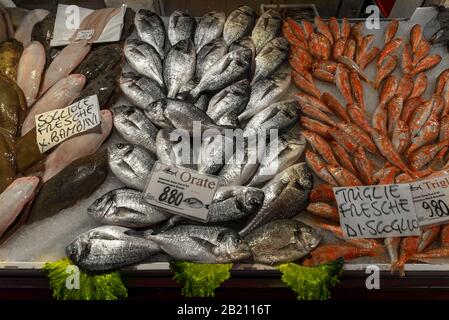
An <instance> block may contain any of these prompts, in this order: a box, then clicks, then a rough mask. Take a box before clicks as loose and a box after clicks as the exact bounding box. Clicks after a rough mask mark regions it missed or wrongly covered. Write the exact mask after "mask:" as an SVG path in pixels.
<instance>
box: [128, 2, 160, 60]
mask: <svg viewBox="0 0 449 320" xmlns="http://www.w3.org/2000/svg"><path fill="white" fill-rule="evenodd" d="M134 25H135V26H136V29H137V34H138V35H139V37H140V39H141V40H142V41H144V42H146V43H148V44H149V45H151V46H153V48H155V49H156V51H157V52H158V53H159V56H160V57H161V58H162V59H163V58H164V56H165V53H164V47H165V38H166V33H165V26H164V22H163V21H162V19H161V17H159V16H158V15H157V14H156V13H154V12H152V11H150V10H145V9H140V10H139V11H137V13H136V16H135V18H134Z"/></svg>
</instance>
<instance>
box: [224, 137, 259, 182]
mask: <svg viewBox="0 0 449 320" xmlns="http://www.w3.org/2000/svg"><path fill="white" fill-rule="evenodd" d="M236 149H237V150H236V151H235V153H234V155H233V156H232V157H231V158H230V159H229V161H228V162H227V163H226V164H225V165H224V167H223V169H221V171H220V173H219V177H220V186H222V187H224V186H243V185H246V184H247V183H248V181H249V180H250V179H251V178H252V176H253V175H254V173H255V172H256V170H257V167H258V166H259V159H260V157H261V154H262V152H263V151H264V150H263V148H260V144H258V143H256V142H254V141H253V140H251V141H248V140H245V141H244V143H243V147H242V146H239V144H238V143H237V145H236Z"/></svg>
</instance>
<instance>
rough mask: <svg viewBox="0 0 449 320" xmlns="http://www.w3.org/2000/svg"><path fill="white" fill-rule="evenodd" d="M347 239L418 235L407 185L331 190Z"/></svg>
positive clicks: (418, 230)
mask: <svg viewBox="0 0 449 320" xmlns="http://www.w3.org/2000/svg"><path fill="white" fill-rule="evenodd" d="M333 190H334V194H335V197H336V199H337V204H338V212H339V213H340V225H341V227H342V229H343V233H344V236H345V237H346V238H389V237H403V236H416V235H420V234H421V232H420V229H419V225H418V218H417V217H416V212H415V206H414V205H413V200H412V194H411V191H410V186H409V185H408V184H392V185H376V186H360V187H342V188H334V189H333Z"/></svg>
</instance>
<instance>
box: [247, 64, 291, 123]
mask: <svg viewBox="0 0 449 320" xmlns="http://www.w3.org/2000/svg"><path fill="white" fill-rule="evenodd" d="M290 82H291V75H290V72H287V71H284V70H281V71H279V72H276V73H275V74H273V75H272V76H271V77H269V78H266V79H263V80H260V81H258V82H256V83H254V84H252V85H251V96H250V99H249V102H248V104H247V105H246V108H245V110H244V111H243V112H242V113H241V114H240V115H239V120H240V121H244V120H248V119H250V118H252V117H253V116H254V115H256V114H257V113H259V112H260V111H262V110H263V109H265V108H267V107H268V106H270V105H271V104H272V103H273V102H275V101H276V100H277V99H278V98H280V97H281V96H282V95H283V94H284V93H285V92H286V91H287V89H288V87H289V86H290Z"/></svg>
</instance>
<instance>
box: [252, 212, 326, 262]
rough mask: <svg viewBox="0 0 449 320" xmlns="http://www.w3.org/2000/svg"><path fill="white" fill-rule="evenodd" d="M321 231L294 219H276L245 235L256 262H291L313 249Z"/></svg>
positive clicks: (318, 241) (317, 242)
mask: <svg viewBox="0 0 449 320" xmlns="http://www.w3.org/2000/svg"><path fill="white" fill-rule="evenodd" d="M320 240H321V233H320V232H319V231H316V230H314V229H312V228H311V227H309V226H307V225H305V224H303V223H301V222H299V221H295V220H276V221H272V222H270V223H267V224H266V225H263V226H261V227H260V228H257V229H256V230H254V231H253V232H252V233H251V234H249V235H248V236H247V237H245V241H246V242H247V243H248V245H249V246H250V248H251V251H252V253H253V259H254V262H256V263H262V264H268V265H273V264H278V263H286V262H293V261H296V260H298V259H301V258H302V257H305V256H306V255H307V254H309V253H310V252H311V251H312V250H313V249H315V248H316V247H317V246H318V244H319V243H320Z"/></svg>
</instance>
